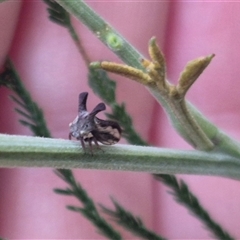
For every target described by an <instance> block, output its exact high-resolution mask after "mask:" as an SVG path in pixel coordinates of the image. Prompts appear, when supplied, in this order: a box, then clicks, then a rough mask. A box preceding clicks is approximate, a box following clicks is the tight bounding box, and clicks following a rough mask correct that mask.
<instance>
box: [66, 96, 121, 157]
mask: <svg viewBox="0 0 240 240" xmlns="http://www.w3.org/2000/svg"><path fill="white" fill-rule="evenodd" d="M87 97H88V93H87V92H82V93H80V94H79V103H78V115H77V117H76V118H75V119H74V120H73V122H72V123H70V124H69V127H70V132H69V139H71V137H72V136H73V137H74V138H76V139H78V140H80V142H81V145H82V147H83V150H84V151H85V150H86V146H85V142H87V143H88V144H89V147H90V151H91V153H92V142H94V143H95V145H96V146H97V147H98V148H99V145H98V142H100V143H102V144H105V145H112V144H115V143H117V142H118V141H119V140H120V138H121V132H122V130H121V127H120V126H119V124H118V123H117V122H114V121H109V120H102V119H99V118H97V117H96V115H97V114H98V113H99V112H101V111H103V110H105V109H106V106H105V104H104V103H99V104H98V105H97V106H96V107H95V108H94V109H93V110H92V112H90V113H89V112H88V111H87V107H86V103H87Z"/></svg>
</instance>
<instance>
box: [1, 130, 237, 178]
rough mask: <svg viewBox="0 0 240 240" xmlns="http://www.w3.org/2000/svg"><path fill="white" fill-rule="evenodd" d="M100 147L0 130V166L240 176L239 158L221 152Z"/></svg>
mask: <svg viewBox="0 0 240 240" xmlns="http://www.w3.org/2000/svg"><path fill="white" fill-rule="evenodd" d="M101 148H102V150H103V151H101V150H97V149H96V151H95V152H94V155H93V156H92V155H91V154H88V153H87V154H84V153H83V151H82V148H81V147H80V143H79V142H77V141H75V142H74V141H69V140H62V139H48V138H39V137H27V136H16V135H5V134H0V166H1V167H53V168H88V169H105V170H119V171H144V172H151V173H167V174H180V173H181V174H199V175H218V176H225V177H230V178H235V179H237V178H238V179H239V178H240V162H239V160H238V159H236V158H234V157H229V156H225V155H223V154H218V153H206V152H201V151H182V150H172V149H161V148H156V147H141V146H128V145H115V146H109V147H108V146H101Z"/></svg>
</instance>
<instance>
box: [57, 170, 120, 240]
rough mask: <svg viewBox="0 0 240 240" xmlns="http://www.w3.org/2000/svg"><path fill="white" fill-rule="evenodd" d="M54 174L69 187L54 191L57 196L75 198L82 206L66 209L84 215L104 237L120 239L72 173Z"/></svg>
mask: <svg viewBox="0 0 240 240" xmlns="http://www.w3.org/2000/svg"><path fill="white" fill-rule="evenodd" d="M55 172H56V174H57V175H58V176H59V177H60V178H61V179H62V180H63V181H65V182H66V183H67V184H68V185H69V188H67V189H66V190H64V189H55V190H54V191H55V192H56V193H58V194H63V195H72V196H75V197H76V198H77V199H78V200H79V201H80V202H81V203H82V205H83V207H75V206H67V208H68V209H69V210H72V211H75V212H80V213H81V214H82V215H84V216H85V217H86V218H87V219H89V220H90V221H91V222H92V223H93V224H94V225H95V226H96V227H97V228H98V230H99V231H100V233H101V234H102V235H104V236H105V237H107V238H109V239H116V240H120V239H122V237H121V235H120V234H119V233H118V232H117V231H116V230H114V229H113V227H112V226H111V225H110V224H109V223H107V222H106V221H105V219H104V218H102V217H101V216H100V214H99V213H98V210H97V208H96V206H95V204H94V202H93V201H92V199H91V198H90V197H89V196H88V194H87V192H86V191H85V190H84V189H83V188H82V186H81V184H80V183H77V182H76V180H75V178H74V176H73V173H72V171H70V170H66V169H58V170H56V171H55Z"/></svg>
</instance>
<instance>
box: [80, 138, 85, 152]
mask: <svg viewBox="0 0 240 240" xmlns="http://www.w3.org/2000/svg"><path fill="white" fill-rule="evenodd" d="M80 141H81V145H82V148H83V151H84V153H86V146H85V143H84V140H83V138H82V137H80Z"/></svg>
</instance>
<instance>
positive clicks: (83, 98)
mask: <svg viewBox="0 0 240 240" xmlns="http://www.w3.org/2000/svg"><path fill="white" fill-rule="evenodd" d="M87 97H88V93H87V92H82V93H80V94H79V101H78V112H79V113H81V112H83V111H87V106H86V103H87Z"/></svg>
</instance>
